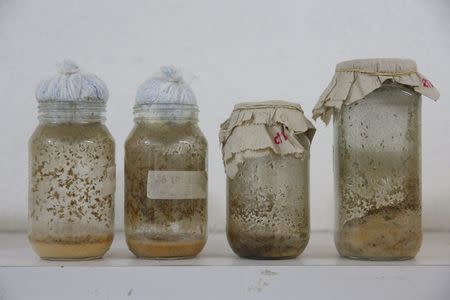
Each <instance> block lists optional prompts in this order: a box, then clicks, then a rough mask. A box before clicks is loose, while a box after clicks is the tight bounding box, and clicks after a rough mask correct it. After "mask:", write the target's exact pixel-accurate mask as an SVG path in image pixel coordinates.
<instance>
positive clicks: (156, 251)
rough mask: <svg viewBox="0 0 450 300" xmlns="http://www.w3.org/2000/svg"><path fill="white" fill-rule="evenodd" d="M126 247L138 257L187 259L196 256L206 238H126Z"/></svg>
mask: <svg viewBox="0 0 450 300" xmlns="http://www.w3.org/2000/svg"><path fill="white" fill-rule="evenodd" d="M127 244H128V248H129V249H130V251H131V252H133V254H134V255H136V257H138V258H144V259H187V258H193V257H195V256H197V255H198V254H199V253H200V251H202V249H203V247H204V246H205V244H206V240H190V241H183V240H182V241H162V240H135V239H127Z"/></svg>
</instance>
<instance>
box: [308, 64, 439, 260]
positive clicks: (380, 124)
mask: <svg viewBox="0 0 450 300" xmlns="http://www.w3.org/2000/svg"><path fill="white" fill-rule="evenodd" d="M347 69H349V70H351V71H348V72H349V73H358V71H356V70H359V71H360V72H361V73H362V72H366V73H364V75H362V76H361V75H360V74H356V75H355V78H358V77H359V76H361V77H362V78H361V77H360V79H359V80H360V81H357V83H358V85H359V86H360V87H361V86H362V87H363V89H364V88H367V87H368V86H370V85H371V82H369V83H367V82H365V81H372V82H373V81H374V80H373V78H371V77H377V78H378V76H386V77H387V78H384V77H383V78H384V79H385V80H384V81H383V80H380V81H379V82H380V83H379V86H376V88H374V89H373V86H371V87H372V88H367V89H366V90H369V91H370V90H372V91H371V92H369V93H368V94H367V95H363V98H361V99H356V97H355V98H353V99H352V97H351V95H352V94H351V93H352V90H351V89H350V91H349V94H350V96H349V98H348V99H347V100H350V101H348V102H347V103H345V102H344V105H342V106H341V107H340V109H335V110H334V111H333V113H334V116H333V122H334V146H333V149H334V175H335V199H336V213H337V214H336V230H335V244H336V248H337V250H338V252H339V254H341V255H342V256H345V257H349V258H358V259H369V260H402V259H410V258H413V257H414V256H415V255H416V254H417V253H418V251H419V249H420V247H421V243H422V224H421V215H422V208H421V198H422V195H421V194H422V190H421V95H420V93H423V94H425V92H423V91H422V89H425V90H426V89H430V91H427V92H428V94H426V95H428V96H429V97H435V98H436V96H434V94H432V92H433V91H431V89H432V88H433V87H432V85H431V83H429V81H428V80H426V79H424V78H422V77H419V76H418V75H416V74H417V73H416V72H417V71H416V67H415V63H414V62H412V61H409V60H377V61H375V60H372V61H370V60H369V61H350V62H346V63H341V64H339V65H338V67H337V72H342V73H346V71H345V70H347ZM341 75H342V74H340V76H341ZM364 76H366V78H364ZM400 76H406V78H405V77H403V78H402V77H400ZM368 77H369V78H368ZM337 80H338V81H339V80H342V78H338V79H337ZM355 80H358V79H355ZM381 82H382V83H381ZM402 82H403V83H402ZM412 82H417V85H419V84H420V86H421V89H416V90H415V89H414V87H413V86H410V85H407V84H405V83H412ZM427 86H428V87H427ZM337 88H339V84H338V85H337V87H335V89H337ZM360 96H361V95H360ZM322 107H323V106H322ZM316 109H320V108H319V107H316ZM316 116H317V115H316Z"/></svg>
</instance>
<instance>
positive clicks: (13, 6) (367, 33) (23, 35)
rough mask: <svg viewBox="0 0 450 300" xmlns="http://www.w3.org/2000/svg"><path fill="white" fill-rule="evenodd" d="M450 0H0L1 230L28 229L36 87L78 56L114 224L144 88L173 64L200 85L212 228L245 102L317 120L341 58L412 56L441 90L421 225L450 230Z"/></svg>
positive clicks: (320, 187)
mask: <svg viewBox="0 0 450 300" xmlns="http://www.w3.org/2000/svg"><path fill="white" fill-rule="evenodd" d="M449 17H450V2H449V1H445V0H441V1H388V0H378V1H358V0H353V1H295V0H291V1H261V0H254V1H239V0H234V1H230V0H228V1H223V0H221V1H182V0H179V1H167V0H158V1H143V0H142V1H111V0H109V1H106V0H105V1H92V0H91V1H89V0H81V1H59V0H41V1H8V0H3V1H0V101H1V102H0V103H1V110H0V111H1V117H0V136H1V141H2V142H1V146H0V179H1V180H0V196H1V198H0V230H1V229H3V230H18V229H24V228H26V212H27V148H26V144H27V140H28V137H29V136H30V135H31V133H32V131H33V129H34V128H35V126H36V125H37V120H36V101H35V99H34V89H35V87H36V84H37V83H38V81H39V80H40V79H41V78H43V77H44V78H45V77H47V76H49V75H52V74H54V73H55V68H54V64H55V62H56V60H58V59H61V58H65V57H69V58H72V59H74V60H76V61H77V62H78V63H79V64H80V65H81V66H82V67H84V68H85V69H87V70H89V71H92V72H94V73H96V74H98V75H99V76H100V77H101V78H103V79H104V80H105V81H106V83H107V84H108V86H109V88H110V93H111V98H110V101H109V103H108V121H107V125H108V127H109V128H110V130H111V132H112V133H113V135H114V137H115V139H116V142H117V149H118V151H117V162H118V164H117V166H118V170H117V174H118V188H117V197H116V198H117V200H116V207H117V220H116V224H117V227H118V228H121V227H122V223H123V216H122V215H123V209H122V207H123V164H122V162H123V143H124V140H125V137H126V136H127V134H128V132H129V131H130V129H131V127H132V114H131V107H132V104H133V100H134V95H135V91H136V88H137V86H138V85H139V84H140V83H141V82H142V81H144V80H145V79H146V78H147V77H149V76H150V75H151V74H152V73H154V72H155V71H156V70H157V68H158V67H159V66H161V65H163V64H175V65H179V66H182V67H184V68H187V69H189V70H191V71H192V72H193V73H194V74H196V75H197V76H198V79H197V80H196V81H194V82H193V89H194V90H195V92H196V93H197V96H198V99H199V104H200V109H201V113H200V118H201V121H200V125H201V128H202V129H203V131H204V133H205V135H206V136H207V138H208V141H209V145H210V153H209V158H210V159H209V166H210V173H209V174H210V187H209V188H210V218H209V220H210V226H211V228H212V229H223V228H224V223H225V176H224V172H223V167H222V162H221V156H220V150H219V145H218V138H217V133H218V128H219V124H220V123H221V122H222V121H224V120H225V119H226V118H227V116H228V115H229V113H230V112H231V110H232V107H233V104H235V103H237V102H239V101H244V100H264V99H285V100H290V101H296V102H300V103H302V104H303V106H304V109H305V111H306V112H307V113H308V115H310V112H311V109H312V107H313V105H314V103H315V102H316V101H317V99H318V97H319V95H320V93H321V92H322V90H323V89H324V88H325V87H326V85H327V84H328V82H329V80H330V79H331V77H332V74H333V69H334V66H335V64H336V63H337V62H339V61H342V60H346V59H352V58H366V57H407V58H413V59H415V60H416V61H417V63H418V65H419V68H420V70H421V71H422V73H424V74H425V75H427V76H428V77H429V78H430V79H431V80H432V82H433V83H434V84H435V86H437V87H438V88H440V91H441V95H442V97H441V100H440V101H439V102H438V103H433V102H432V101H431V100H424V104H423V200H424V226H425V227H426V228H427V229H444V230H450V176H449V175H450V136H449V128H450V116H449V109H450V101H449V99H447V98H448V95H449V93H450V84H449V83H450V82H449V74H450V58H449V55H450V18H449ZM331 142H332V130H331V128H325V127H324V126H323V124H321V123H318V133H317V135H316V138H315V141H314V144H313V149H312V151H313V154H312V161H311V210H312V211H311V213H312V227H313V229H331V228H332V226H333V216H334V211H333V210H334V201H333V186H332V168H331V162H332V156H331V155H332V153H331Z"/></svg>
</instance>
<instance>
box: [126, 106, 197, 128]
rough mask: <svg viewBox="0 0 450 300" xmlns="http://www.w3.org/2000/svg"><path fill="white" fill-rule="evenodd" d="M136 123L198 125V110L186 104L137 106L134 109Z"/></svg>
mask: <svg viewBox="0 0 450 300" xmlns="http://www.w3.org/2000/svg"><path fill="white" fill-rule="evenodd" d="M133 113H134V121H135V122H136V123H139V122H171V123H172V122H173V123H197V122H198V108H197V106H196V105H185V104H166V103H155V104H136V105H135V106H134V109H133Z"/></svg>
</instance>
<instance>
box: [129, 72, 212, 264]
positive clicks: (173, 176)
mask: <svg viewBox="0 0 450 300" xmlns="http://www.w3.org/2000/svg"><path fill="white" fill-rule="evenodd" d="M163 75H164V74H163ZM166 75H167V74H166ZM164 76H165V75H164ZM167 76H168V75H167ZM166 79H167V78H166ZM161 80H162V79H161ZM161 80H160V81H161ZM178 80H180V79H178ZM160 81H159V82H157V84H161V82H160ZM154 83H155V80H154V79H150V84H149V85H147V84H146V83H145V84H144V87H147V86H150V87H152V88H154V87H155V85H154ZM169 84H172V85H174V86H173V88H174V90H175V89H177V88H179V89H185V88H187V87H186V86H180V84H181V83H180V82H177V81H170V83H169ZM147 92H148V90H147ZM138 94H139V93H138ZM176 94H177V95H179V93H176ZM137 99H138V102H137V103H136V106H135V109H134V115H135V126H134V128H133V130H132V131H131V133H130V135H129V136H128V138H127V140H126V143H125V233H126V240H127V244H128V248H129V249H130V250H131V251H132V252H133V253H134V254H135V255H136V256H137V257H143V258H185V257H193V256H196V255H197V254H198V253H199V252H200V251H201V250H202V249H203V247H204V245H205V243H206V239H207V160H208V157H207V151H208V146H207V142H206V139H205V137H204V135H203V133H202V132H201V130H200V128H199V127H198V119H197V112H198V108H197V105H196V104H195V103H191V104H180V103H176V102H178V101H177V98H176V97H173V98H171V101H172V103H170V101H161V102H159V103H152V104H149V103H146V102H145V101H139V99H140V98H137ZM158 99H159V100H161V98H160V97H158ZM194 100H195V99H193V100H192V102H194ZM173 102H175V103H173Z"/></svg>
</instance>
